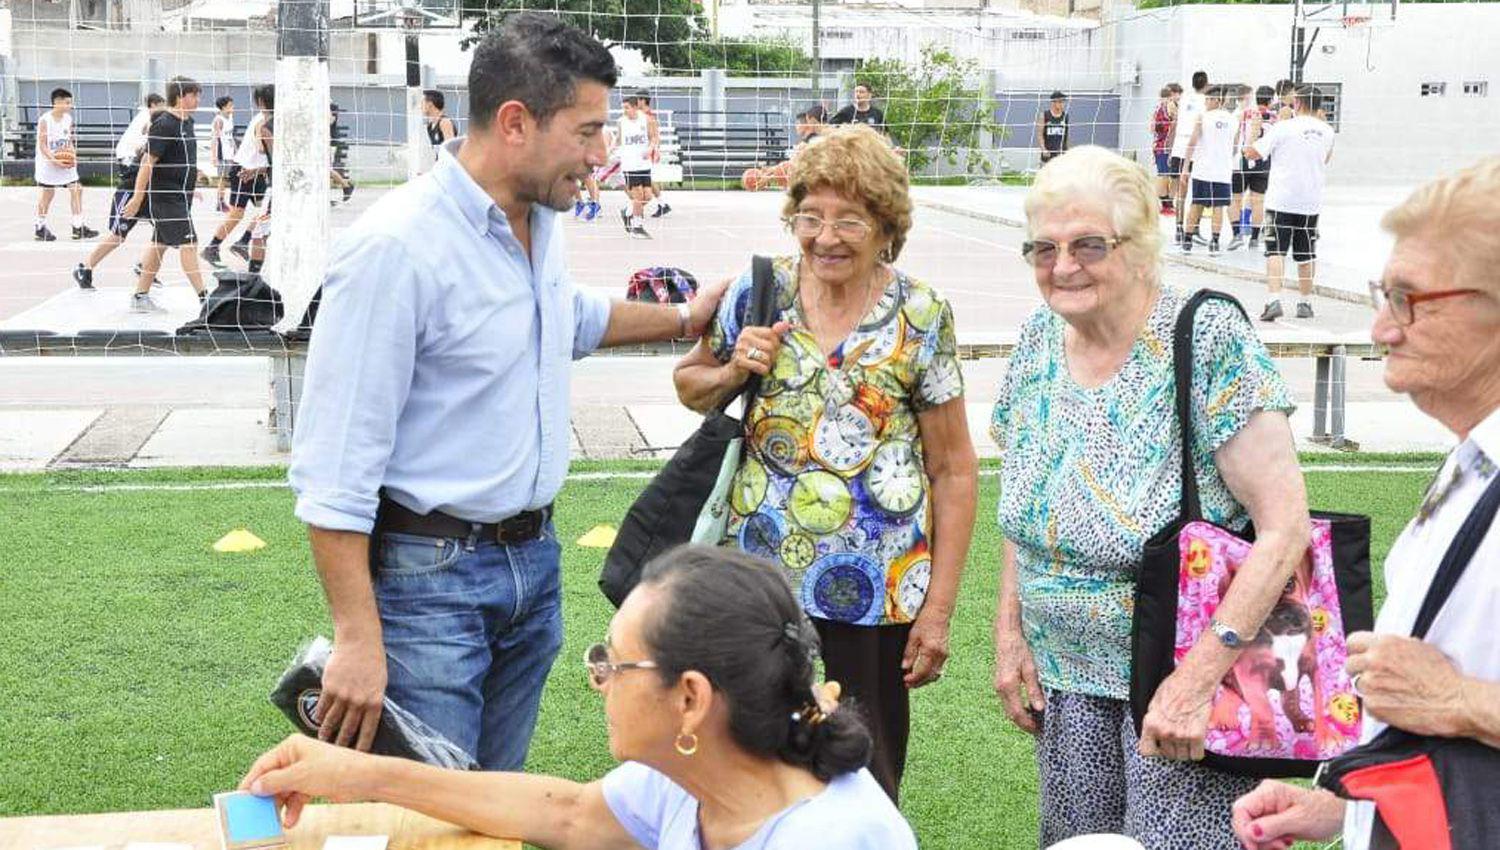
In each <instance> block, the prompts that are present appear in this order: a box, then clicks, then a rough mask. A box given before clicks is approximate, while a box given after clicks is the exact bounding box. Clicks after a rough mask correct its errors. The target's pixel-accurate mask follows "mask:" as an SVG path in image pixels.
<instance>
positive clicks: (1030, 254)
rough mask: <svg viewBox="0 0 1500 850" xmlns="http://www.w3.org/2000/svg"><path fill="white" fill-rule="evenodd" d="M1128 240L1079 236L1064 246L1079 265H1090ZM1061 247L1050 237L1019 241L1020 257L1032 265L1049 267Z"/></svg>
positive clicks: (1055, 260) (1124, 237) (1116, 237)
mask: <svg viewBox="0 0 1500 850" xmlns="http://www.w3.org/2000/svg"><path fill="white" fill-rule="evenodd" d="M1129 241H1130V237H1129V236H1080V237H1078V238H1077V239H1074V240H1073V241H1072V242H1068V243H1066V247H1067V251H1068V253H1069V254H1072V255H1073V259H1074V260H1077V261H1078V264H1079V265H1081V266H1091V265H1093V264H1094V263H1097V262H1100V261H1101V260H1103V259H1104V258H1105V257H1107V256H1109V252H1110V251H1111V250H1112V249H1114V248H1115V247H1116V246H1117V245H1119V244H1120V243H1122V242H1129ZM1063 247H1064V246H1063V245H1060V244H1058V243H1057V242H1053V241H1051V240H1050V239H1031V240H1028V241H1026V242H1022V243H1021V257H1022V259H1024V260H1026V262H1028V263H1030V264H1032V265H1033V266H1041V267H1043V268H1051V267H1052V266H1053V265H1054V264H1056V263H1057V256H1058V254H1059V253H1060V252H1061V251H1062V249H1063Z"/></svg>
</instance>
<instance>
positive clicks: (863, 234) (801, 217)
mask: <svg viewBox="0 0 1500 850" xmlns="http://www.w3.org/2000/svg"><path fill="white" fill-rule="evenodd" d="M786 226H787V227H790V228H791V229H792V233H793V235H795V236H796V237H797V238H799V239H816V238H818V237H819V236H821V235H823V228H824V227H831V228H833V235H834V236H837V237H838V238H840V239H842V240H844V241H845V242H850V243H853V242H863V241H865V240H866V239H868V238H869V237H870V231H871V230H873V229H874V228H872V227H870V223H869V222H867V221H860V220H859V219H857V218H841V219H838V220H837V221H825V220H823V219H821V218H819V217H817V216H815V215H813V214H812V213H797V214H796V215H793V216H788V217H787V219H786Z"/></svg>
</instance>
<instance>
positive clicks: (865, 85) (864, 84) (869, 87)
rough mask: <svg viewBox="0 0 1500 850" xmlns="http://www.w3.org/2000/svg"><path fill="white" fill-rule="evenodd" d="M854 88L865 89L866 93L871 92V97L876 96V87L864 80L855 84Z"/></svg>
mask: <svg viewBox="0 0 1500 850" xmlns="http://www.w3.org/2000/svg"><path fill="white" fill-rule="evenodd" d="M854 87H855V88H857V89H864V90H865V91H867V92H869V93H870V97H874V96H875V87H874V86H872V85H870V84H869V83H867V82H865V81H864V80H860V81H859V82H857V83H855V84H854Z"/></svg>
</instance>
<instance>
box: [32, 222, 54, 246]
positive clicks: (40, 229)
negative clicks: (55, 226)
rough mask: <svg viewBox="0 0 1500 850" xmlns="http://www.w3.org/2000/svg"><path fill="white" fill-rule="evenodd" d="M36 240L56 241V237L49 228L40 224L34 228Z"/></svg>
mask: <svg viewBox="0 0 1500 850" xmlns="http://www.w3.org/2000/svg"><path fill="white" fill-rule="evenodd" d="M36 241H38V242H56V241H57V237H56V236H55V235H53V233H52V231H51V230H48V229H47V225H45V224H41V225H37V228H36Z"/></svg>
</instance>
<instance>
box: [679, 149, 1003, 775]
mask: <svg viewBox="0 0 1500 850" xmlns="http://www.w3.org/2000/svg"><path fill="white" fill-rule="evenodd" d="M911 209H912V204H911V199H910V196H909V195H908V191H907V176H906V169H905V167H904V166H903V165H902V163H901V161H900V160H899V159H898V158H897V157H896V155H895V154H894V153H893V152H892V151H891V149H890V146H889V145H888V144H887V143H886V142H885V140H884V139H882V138H881V137H880V136H879V134H877V133H875V132H874V131H872V130H870V129H869V128H867V127H862V126H860V127H849V128H842V129H839V130H836V131H834V132H831V133H828V134H826V135H825V136H824V138H823V141H821V142H820V143H819V144H817V145H815V146H812V147H809V148H808V149H807V150H806V151H804V152H803V154H802V156H800V157H799V158H798V160H797V163H796V168H795V169H794V171H793V173H792V176H791V182H790V185H789V186H788V188H787V198H786V204H785V207H784V209H783V214H784V218H785V221H786V224H787V227H788V229H789V230H790V231H791V233H792V235H793V236H794V237H795V238H796V239H797V242H798V245H799V247H800V249H801V251H800V253H799V254H797V255H793V256H786V257H780V258H777V259H775V260H774V263H773V267H774V269H775V280H776V287H777V299H776V303H777V316H776V321H775V322H773V323H772V326H771V327H745V319H746V317H747V316H748V314H749V308H750V295H751V288H752V282H751V274H750V272H749V271H748V270H746V271H745V272H744V273H743V274H742V275H740V277H739V278H738V279H737V280H735V281H734V283H733V284H732V285H731V286H730V289H729V291H728V293H726V295H725V297H724V301H723V303H722V305H721V306H720V308H719V313H718V315H717V317H716V318H715V321H714V323H713V326H712V328H711V330H710V332H709V335H708V337H707V338H706V339H705V340H704V341H702V342H700V343H699V345H698V347H697V348H695V349H694V350H693V351H692V352H691V353H689V354H688V356H687V357H685V358H683V360H682V362H681V363H680V364H679V365H678V367H677V370H676V374H675V375H674V380H675V382H676V385H677V392H678V397H679V398H680V399H681V400H682V401H683V403H684V404H686V405H687V406H688V407H690V408H693V409H694V410H697V411H700V412H702V411H707V410H709V409H711V408H712V407H714V406H715V405H717V404H718V403H719V402H720V401H722V400H723V399H724V398H726V397H727V396H728V395H729V394H731V393H734V392H737V391H738V390H739V388H740V387H742V386H743V385H744V382H745V381H746V380H747V379H748V378H749V376H750V375H751V374H752V373H757V374H761V375H765V376H766V377H765V379H764V381H763V382H762V384H761V388H760V392H759V393H758V395H757V397H756V399H755V400H754V403H753V404H752V405H751V408H750V410H749V413H748V416H747V419H746V427H747V443H746V451H745V455H744V459H743V461H742V462H741V466H740V469H739V471H738V472H737V473H736V475H735V477H734V480H733V482H732V484H731V490H730V493H731V496H730V517H729V522H728V532H727V534H728V537H727V539H726V540H725V541H724V543H725V544H726V545H733V546H738V547H739V548H740V549H742V550H744V551H746V552H749V553H751V554H753V555H757V556H760V557H762V558H765V559H767V560H769V561H772V562H773V563H776V564H778V565H780V566H781V568H782V569H783V570H784V571H785V573H786V575H787V577H788V578H789V579H790V581H791V582H792V586H793V588H795V589H796V590H797V591H798V593H799V595H800V598H801V601H802V607H803V610H805V611H806V612H807V614H808V616H809V617H810V618H811V620H812V622H813V625H814V626H815V627H816V628H817V631H818V634H819V637H820V638H821V642H822V655H823V659H824V664H825V667H826V675H827V678H828V679H830V680H835V681H838V682H840V683H841V684H842V685H843V687H844V693H845V694H846V695H848V697H849V698H850V699H851V700H852V701H853V703H855V704H857V705H859V706H860V710H861V711H863V712H864V714H865V715H866V718H867V720H868V721H869V726H870V728H871V732H872V733H873V736H874V739H875V748H874V753H873V755H872V758H871V764H870V771H871V773H873V774H874V775H875V778H876V779H877V780H879V781H880V784H881V786H882V787H884V788H885V790H886V792H887V793H888V794H890V796H891V798H892V799H893V800H894V799H896V797H897V793H898V789H899V786H900V782H901V774H902V771H903V769H904V767H905V762H906V744H907V736H908V731H909V725H910V724H909V717H910V707H909V692H910V690H911V689H912V688H918V687H922V686H923V685H926V684H929V683H931V682H934V681H937V680H938V679H939V678H940V677H941V676H942V673H943V666H944V664H945V663H946V662H947V659H948V622H949V618H950V617H951V615H952V613H953V606H954V600H955V597H956V596H957V593H958V583H959V577H960V574H961V572H962V570H963V565H964V559H965V557H966V556H967V553H968V547H969V536H970V533H971V531H972V529H973V524H974V510H975V501H976V498H977V483H976V482H977V463H976V460H975V455H974V447H973V444H972V442H971V441H970V438H969V430H968V425H967V422H966V418H965V415H964V395H963V391H964V389H963V376H962V373H961V372H960V370H959V366H958V360H957V356H956V355H957V351H956V348H957V346H956V342H955V337H954V331H953V312H952V310H951V309H950V308H949V306H948V304H947V302H946V301H944V300H943V298H942V296H940V295H939V294H938V293H937V292H936V291H935V290H933V289H932V287H930V286H928V285H927V284H925V283H923V282H921V281H918V280H916V279H914V278H912V277H911V276H910V275H907V274H905V273H904V272H902V271H900V270H898V269H896V268H894V267H893V266H892V263H893V262H894V261H895V259H896V257H897V256H898V255H899V254H900V252H901V248H902V246H903V244H904V243H905V241H906V235H907V231H908V230H910V228H911Z"/></svg>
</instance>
